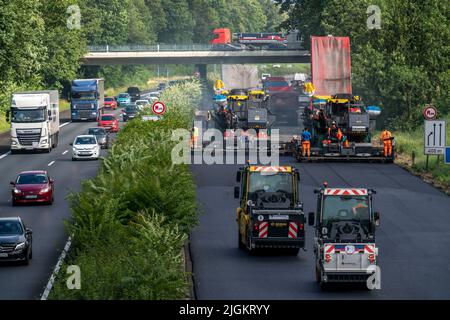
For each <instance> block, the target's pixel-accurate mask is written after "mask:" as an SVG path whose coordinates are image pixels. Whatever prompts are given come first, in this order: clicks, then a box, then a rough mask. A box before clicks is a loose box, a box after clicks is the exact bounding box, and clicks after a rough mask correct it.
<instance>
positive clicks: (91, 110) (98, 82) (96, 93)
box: [70, 79, 105, 121]
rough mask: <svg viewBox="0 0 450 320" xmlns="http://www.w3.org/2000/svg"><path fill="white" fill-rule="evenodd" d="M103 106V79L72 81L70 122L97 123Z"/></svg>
mask: <svg viewBox="0 0 450 320" xmlns="http://www.w3.org/2000/svg"><path fill="white" fill-rule="evenodd" d="M104 105H105V87H104V80H103V79H77V80H73V81H72V87H71V94H70V111H71V113H70V114H71V119H72V121H97V119H98V117H99V116H100V114H101V113H102V112H103V108H104Z"/></svg>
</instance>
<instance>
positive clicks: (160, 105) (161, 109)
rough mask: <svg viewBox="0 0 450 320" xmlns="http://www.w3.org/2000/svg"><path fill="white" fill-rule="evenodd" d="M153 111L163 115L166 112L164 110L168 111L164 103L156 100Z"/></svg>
mask: <svg viewBox="0 0 450 320" xmlns="http://www.w3.org/2000/svg"><path fill="white" fill-rule="evenodd" d="M152 111H153V113H154V114H156V115H158V116H161V115H163V114H164V112H166V106H165V105H164V103H162V102H160V101H156V102H155V103H154V104H153V106H152Z"/></svg>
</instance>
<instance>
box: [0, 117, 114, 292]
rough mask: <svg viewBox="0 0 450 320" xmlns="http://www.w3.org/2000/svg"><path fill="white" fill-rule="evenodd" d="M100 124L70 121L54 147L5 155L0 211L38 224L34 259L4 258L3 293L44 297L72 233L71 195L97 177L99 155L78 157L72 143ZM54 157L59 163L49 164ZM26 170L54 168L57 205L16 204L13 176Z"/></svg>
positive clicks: (31, 225)
mask: <svg viewBox="0 0 450 320" xmlns="http://www.w3.org/2000/svg"><path fill="white" fill-rule="evenodd" d="M116 113H118V112H117V111H116ZM95 126H97V124H96V122H79V123H69V124H67V125H65V126H63V127H61V129H60V130H61V131H60V141H59V145H58V147H57V148H55V149H53V151H52V152H51V153H33V154H14V155H7V156H6V157H4V158H3V159H1V160H0V171H1V172H2V180H1V184H0V217H10V216H20V217H22V219H23V220H24V222H25V223H26V224H27V226H28V227H29V228H31V229H32V230H33V260H32V261H31V263H30V265H29V266H20V265H17V264H9V263H8V264H4V263H3V264H0V299H38V298H40V295H41V294H42V292H43V290H44V287H45V285H46V284H47V281H48V279H49V277H50V275H51V273H52V271H53V268H54V267H55V264H56V262H57V259H58V256H59V254H60V252H61V251H62V249H63V247H64V245H65V242H66V240H67V237H68V236H67V234H66V232H65V228H64V220H65V219H67V218H69V216H70V209H69V205H68V202H67V200H66V196H67V195H68V194H69V193H70V192H73V191H78V190H79V189H80V182H81V180H82V179H85V178H90V177H94V176H95V175H96V173H97V170H98V165H99V162H98V161H72V160H71V158H72V153H71V151H72V150H71V146H70V145H69V144H70V143H71V142H72V141H73V139H74V138H75V136H77V135H78V134H83V133H85V131H86V130H87V129H88V128H90V127H95ZM4 140H5V139H2V141H4ZM3 144H5V143H4V142H3ZM0 150H5V152H6V151H8V150H9V148H8V146H7V145H2V146H0ZM66 150H68V152H67V153H65V154H63V152H64V151H66ZM2 154H3V153H2ZM102 154H103V155H104V154H105V151H102ZM52 161H55V162H54V164H52V165H51V166H48V165H49V164H50V163H51V162H52ZM24 170H47V171H48V172H49V174H50V176H51V177H52V178H53V179H54V180H55V190H56V191H55V196H54V198H55V202H54V203H53V205H51V206H47V205H28V206H18V207H12V206H11V186H10V185H9V182H10V181H11V180H14V178H15V177H16V174H17V173H19V172H21V171H24Z"/></svg>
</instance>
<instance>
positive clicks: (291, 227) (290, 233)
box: [288, 222, 298, 239]
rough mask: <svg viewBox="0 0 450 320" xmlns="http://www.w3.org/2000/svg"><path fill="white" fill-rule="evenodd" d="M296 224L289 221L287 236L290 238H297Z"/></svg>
mask: <svg viewBox="0 0 450 320" xmlns="http://www.w3.org/2000/svg"><path fill="white" fill-rule="evenodd" d="M297 232H298V225H297V223H296V222H289V231H288V236H289V238H290V239H293V238H297Z"/></svg>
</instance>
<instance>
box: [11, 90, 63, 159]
mask: <svg viewBox="0 0 450 320" xmlns="http://www.w3.org/2000/svg"><path fill="white" fill-rule="evenodd" d="M6 117H7V121H10V122H11V153H15V152H17V151H21V150H22V151H25V150H30V151H31V150H41V151H46V152H50V151H51V150H52V149H53V148H56V146H57V145H58V140H59V95H58V91H57V90H44V91H27V92H19V93H14V94H13V95H12V101H11V108H10V110H9V111H8V112H7V114H6Z"/></svg>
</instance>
